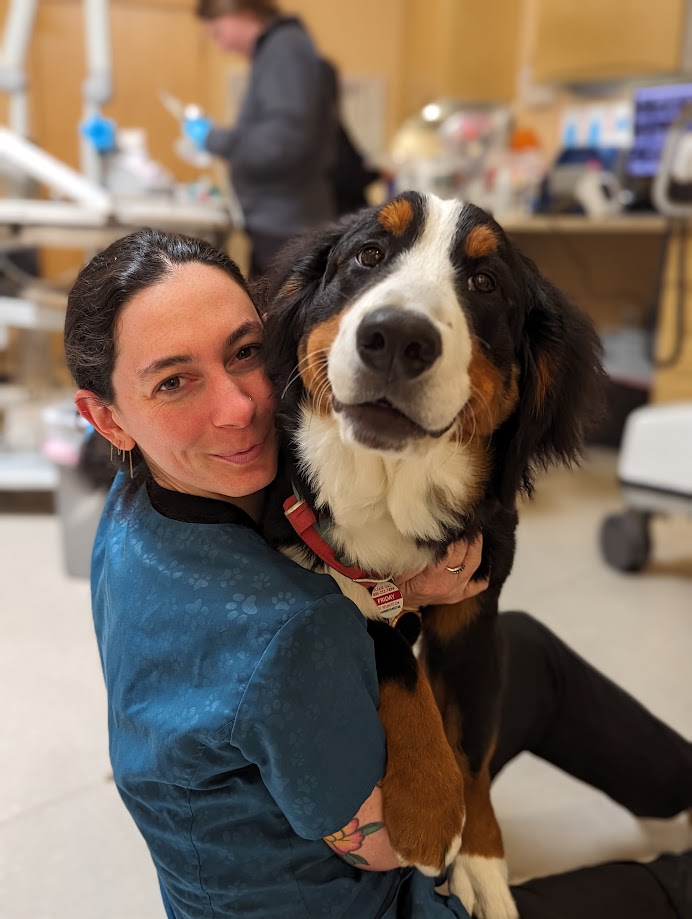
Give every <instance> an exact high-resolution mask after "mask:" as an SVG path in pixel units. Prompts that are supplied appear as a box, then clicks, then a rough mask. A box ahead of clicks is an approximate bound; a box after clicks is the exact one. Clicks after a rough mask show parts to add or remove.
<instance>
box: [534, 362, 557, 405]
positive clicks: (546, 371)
mask: <svg viewBox="0 0 692 919" xmlns="http://www.w3.org/2000/svg"><path fill="white" fill-rule="evenodd" d="M535 366H536V403H537V405H536V412H537V413H538V412H540V411H541V409H542V408H543V406H544V405H545V402H546V400H547V398H548V395H549V393H550V390H551V389H552V387H553V386H554V380H555V366H554V361H553V358H552V357H551V356H550V355H548V354H546V353H545V352H541V353H539V354H538V355H537V357H536V364H535Z"/></svg>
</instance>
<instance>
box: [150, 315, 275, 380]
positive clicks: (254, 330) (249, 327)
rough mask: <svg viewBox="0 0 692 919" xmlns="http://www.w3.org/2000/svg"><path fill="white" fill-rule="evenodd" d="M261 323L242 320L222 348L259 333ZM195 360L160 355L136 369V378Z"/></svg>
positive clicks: (190, 356)
mask: <svg viewBox="0 0 692 919" xmlns="http://www.w3.org/2000/svg"><path fill="white" fill-rule="evenodd" d="M262 331H263V330H262V323H261V322H259V320H256V321H252V320H250V321H248V322H244V323H243V324H242V325H239V326H238V328H237V329H234V330H233V331H232V332H231V334H230V335H229V336H228V338H227V339H226V341H225V342H224V348H232V347H233V345H235V344H236V343H237V342H239V341H241V340H242V339H243V338H245V336H246V335H261V334H262ZM194 360H195V358H194V355H192V354H171V355H169V356H168V357H160V358H158V360H155V361H152V362H151V363H150V364H147V365H146V367H143V368H142V369H141V370H138V371H137V379H138V380H146V379H147V378H148V377H151V376H155V375H156V374H158V373H161V371H163V370H167V369H168V368H169V367H175V366H180V365H181V364H191V363H192V362H193V361H194Z"/></svg>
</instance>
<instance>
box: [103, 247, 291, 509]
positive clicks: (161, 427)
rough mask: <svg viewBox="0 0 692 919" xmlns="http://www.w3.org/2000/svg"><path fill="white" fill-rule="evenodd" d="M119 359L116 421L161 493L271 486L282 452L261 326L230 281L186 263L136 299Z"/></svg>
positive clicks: (124, 321)
mask: <svg viewBox="0 0 692 919" xmlns="http://www.w3.org/2000/svg"><path fill="white" fill-rule="evenodd" d="M116 353H117V357H116V362H115V370H114V373H113V386H114V390H115V403H114V405H113V406H112V407H111V411H112V415H113V420H114V421H115V422H117V424H118V425H120V427H121V428H122V430H123V431H124V432H125V433H126V434H127V435H129V436H130V437H131V438H133V439H134V441H135V442H136V443H137V445H138V446H139V448H140V450H141V451H142V453H143V455H144V457H145V459H146V460H147V463H148V465H149V468H150V470H151V472H152V474H153V475H154V478H155V479H156V481H157V482H158V483H159V484H160V485H163V486H164V487H165V488H170V489H173V490H175V491H183V492H187V493H189V494H193V495H202V496H205V497H211V498H221V499H224V500H226V499H229V498H230V499H243V498H248V497H249V496H253V495H256V494H257V493H258V492H260V491H261V489H263V488H265V487H266V486H267V485H268V484H269V483H270V482H271V481H272V479H273V478H274V476H275V474H276V458H277V446H276V436H275V430H274V402H273V396H272V389H271V386H270V384H269V381H268V380H267V377H266V376H265V374H264V369H263V360H262V325H261V322H260V320H259V318H258V316H257V312H256V311H255V308H254V306H253V304H252V302H251V301H250V299H249V297H248V296H247V294H246V293H245V292H244V291H243V290H242V289H241V288H240V287H239V286H238V285H237V284H236V283H235V281H233V280H232V279H231V278H230V277H228V275H226V274H225V273H224V272H223V271H221V270H220V269H218V268H212V267H210V266H209V265H203V264H200V263H196V262H195V263H188V264H185V265H181V266H178V267H176V269H175V271H174V273H173V274H172V275H171V276H170V277H168V278H166V279H165V280H163V281H161V282H160V283H158V284H156V285H154V286H153V287H150V288H148V289H147V290H144V291H141V292H140V293H138V294H137V295H136V296H135V297H133V299H132V300H131V301H130V302H129V303H128V304H127V306H125V308H124V309H123V311H122V313H121V314H120V319H119V322H118V325H117V327H116ZM234 503H237V504H240V505H241V506H243V504H244V503H245V504H247V506H248V508H249V507H250V506H251V504H252V501H251V500H250V501H248V502H243V501H242V500H238V501H234Z"/></svg>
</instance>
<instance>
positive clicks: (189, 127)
mask: <svg viewBox="0 0 692 919" xmlns="http://www.w3.org/2000/svg"><path fill="white" fill-rule="evenodd" d="M212 127H213V122H212V120H211V118H205V117H204V115H198V116H196V117H195V118H184V119H183V134H184V135H185V136H186V137H189V138H190V140H191V141H192V143H193V144H194V145H195V147H196V148H197V150H205V149H206V146H205V145H206V142H207V137H208V135H209V132H210V131H211V129H212Z"/></svg>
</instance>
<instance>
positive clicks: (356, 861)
mask: <svg viewBox="0 0 692 919" xmlns="http://www.w3.org/2000/svg"><path fill="white" fill-rule="evenodd" d="M383 827H384V823H366V825H365V826H364V827H361V826H360V825H359V821H358V818H357V817H354V818H353V820H352V821H351V822H350V823H349V824H347V825H346V826H345V827H344V828H343V830H339V832H338V833H332V834H331V836H325V837H324V841H325V842H326V843H327V845H328V846H329V847H330V849H333V850H334V852H336V854H337V855H339V856H341V858H343V860H344V861H345V862H348V864H349V865H368V864H369V862H368V861H367V859H365V858H363V856H362V855H356V852H357V851H358V849H360V848H361V846H362V845H363V839H364V838H365V837H366V836H369V835H370V834H371V833H376V832H377V831H378V830H381V829H382V828H383Z"/></svg>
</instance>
